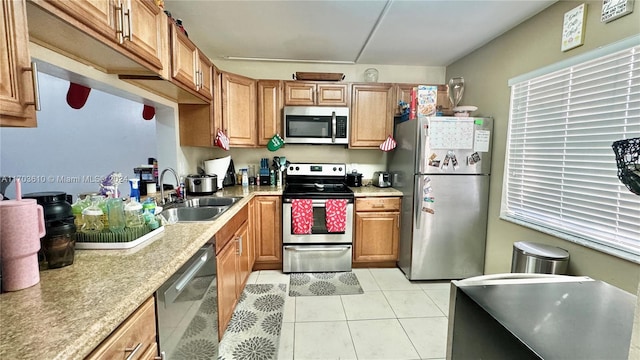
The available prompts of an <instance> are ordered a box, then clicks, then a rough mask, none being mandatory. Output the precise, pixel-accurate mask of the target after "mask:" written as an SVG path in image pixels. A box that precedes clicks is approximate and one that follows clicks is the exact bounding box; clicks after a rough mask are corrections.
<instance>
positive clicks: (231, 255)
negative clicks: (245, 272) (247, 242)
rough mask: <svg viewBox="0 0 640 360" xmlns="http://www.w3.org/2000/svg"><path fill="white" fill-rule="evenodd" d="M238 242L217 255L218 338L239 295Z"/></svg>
mask: <svg viewBox="0 0 640 360" xmlns="http://www.w3.org/2000/svg"><path fill="white" fill-rule="evenodd" d="M237 261H238V260H237V255H236V242H235V241H231V242H229V243H228V244H227V246H225V247H224V248H223V249H222V250H221V251H220V253H218V255H216V267H217V272H218V339H222V335H223V334H224V331H225V330H226V328H227V325H228V324H229V320H231V315H233V309H234V308H235V306H236V301H237V299H238V296H237V294H236V267H237Z"/></svg>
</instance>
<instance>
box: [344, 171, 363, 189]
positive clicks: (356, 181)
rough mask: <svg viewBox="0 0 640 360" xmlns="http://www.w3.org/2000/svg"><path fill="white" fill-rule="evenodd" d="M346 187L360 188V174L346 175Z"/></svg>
mask: <svg viewBox="0 0 640 360" xmlns="http://www.w3.org/2000/svg"><path fill="white" fill-rule="evenodd" d="M347 186H352V187H360V186H362V174H360V173H354V172H352V173H348V174H347Z"/></svg>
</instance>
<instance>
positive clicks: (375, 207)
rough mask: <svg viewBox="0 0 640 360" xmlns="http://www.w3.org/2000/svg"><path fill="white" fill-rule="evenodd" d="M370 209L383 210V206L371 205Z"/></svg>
mask: <svg viewBox="0 0 640 360" xmlns="http://www.w3.org/2000/svg"><path fill="white" fill-rule="evenodd" d="M371 207H372V208H374V209H382V208H384V204H373V205H371Z"/></svg>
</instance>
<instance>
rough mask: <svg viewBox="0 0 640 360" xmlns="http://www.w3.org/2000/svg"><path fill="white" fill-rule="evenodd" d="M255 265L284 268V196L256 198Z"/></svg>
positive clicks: (259, 267)
mask: <svg viewBox="0 0 640 360" xmlns="http://www.w3.org/2000/svg"><path fill="white" fill-rule="evenodd" d="M254 206H255V215H254V224H255V228H254V233H255V245H256V251H255V256H256V259H255V265H254V266H253V269H254V270H267V269H271V270H278V269H280V270H281V269H282V198H281V197H280V196H256V197H255V198H254Z"/></svg>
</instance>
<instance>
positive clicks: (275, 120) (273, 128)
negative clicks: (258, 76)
mask: <svg viewBox="0 0 640 360" xmlns="http://www.w3.org/2000/svg"><path fill="white" fill-rule="evenodd" d="M281 132H282V81H280V80H258V145H262V146H266V145H267V144H268V143H269V140H271V138H272V137H273V135H274V134H279V133H281Z"/></svg>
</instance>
